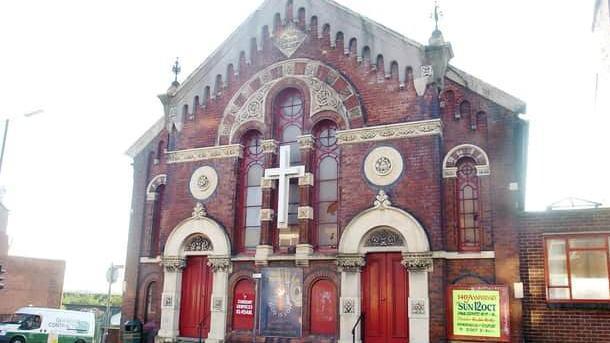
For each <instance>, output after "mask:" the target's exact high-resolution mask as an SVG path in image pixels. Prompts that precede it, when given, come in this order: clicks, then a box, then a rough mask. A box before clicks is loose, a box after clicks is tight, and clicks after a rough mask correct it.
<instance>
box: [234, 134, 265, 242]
mask: <svg viewBox="0 0 610 343" xmlns="http://www.w3.org/2000/svg"><path fill="white" fill-rule="evenodd" d="M244 137H245V138H244V139H243V140H242V144H243V146H244V157H243V159H242V166H241V169H242V170H241V175H242V185H243V187H242V194H241V206H242V208H243V210H242V225H240V226H241V227H242V228H243V231H242V234H241V235H240V237H239V240H240V242H239V243H240V244H239V246H238V249H239V250H240V251H242V252H245V251H248V250H254V249H255V248H256V246H257V245H258V243H259V239H260V232H261V220H260V212H261V206H262V190H261V179H262V177H263V173H264V170H263V149H262V146H261V135H260V134H259V133H258V132H252V133H249V134H246V135H245V136H244Z"/></svg>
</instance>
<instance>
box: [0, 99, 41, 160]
mask: <svg viewBox="0 0 610 343" xmlns="http://www.w3.org/2000/svg"><path fill="white" fill-rule="evenodd" d="M42 112H44V111H43V110H41V109H38V110H35V111H31V112H27V113H24V114H21V115H15V116H7V117H4V135H3V136H2V149H1V150H0V172H1V171H2V163H3V162H4V149H5V148H4V147H5V146H6V136H7V135H8V123H9V120H10V119H11V118H18V117H26V118H29V117H32V116H35V115H37V114H40V113H42Z"/></svg>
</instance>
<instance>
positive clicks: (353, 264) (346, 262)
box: [337, 254, 366, 273]
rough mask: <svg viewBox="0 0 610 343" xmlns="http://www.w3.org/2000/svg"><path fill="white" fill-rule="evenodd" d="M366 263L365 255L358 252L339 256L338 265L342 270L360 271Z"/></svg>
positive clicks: (349, 271)
mask: <svg viewBox="0 0 610 343" xmlns="http://www.w3.org/2000/svg"><path fill="white" fill-rule="evenodd" d="M365 264H366V261H365V259H364V257H363V256H360V255H357V254H354V255H339V256H337V267H338V268H339V271H341V272H348V273H360V271H361V270H362V267H364V266H365Z"/></svg>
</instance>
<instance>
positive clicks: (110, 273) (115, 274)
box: [101, 263, 123, 343]
mask: <svg viewBox="0 0 610 343" xmlns="http://www.w3.org/2000/svg"><path fill="white" fill-rule="evenodd" d="M121 268H123V266H122V265H115V264H114V263H111V264H110V268H108V270H107V271H106V281H108V297H107V298H106V315H105V316H104V333H103V335H102V337H101V341H102V343H105V342H106V339H107V338H108V328H109V327H110V317H111V313H110V297H111V296H112V284H113V283H115V282H116V281H117V279H118V278H119V269H121Z"/></svg>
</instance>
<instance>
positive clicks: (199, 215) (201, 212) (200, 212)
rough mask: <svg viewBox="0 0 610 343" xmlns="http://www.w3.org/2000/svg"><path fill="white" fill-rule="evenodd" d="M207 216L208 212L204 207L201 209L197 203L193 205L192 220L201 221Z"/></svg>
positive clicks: (200, 205)
mask: <svg viewBox="0 0 610 343" xmlns="http://www.w3.org/2000/svg"><path fill="white" fill-rule="evenodd" d="M207 215H208V212H207V211H206V210H205V207H203V204H201V203H200V202H198V203H197V205H195V208H193V219H203V218H205V217H207Z"/></svg>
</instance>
